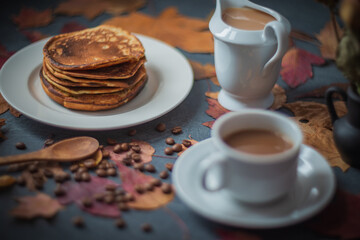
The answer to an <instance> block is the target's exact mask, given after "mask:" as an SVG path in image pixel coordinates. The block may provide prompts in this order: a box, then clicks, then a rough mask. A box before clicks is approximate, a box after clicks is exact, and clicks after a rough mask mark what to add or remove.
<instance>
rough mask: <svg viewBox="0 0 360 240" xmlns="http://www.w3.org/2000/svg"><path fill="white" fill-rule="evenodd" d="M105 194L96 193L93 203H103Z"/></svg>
mask: <svg viewBox="0 0 360 240" xmlns="http://www.w3.org/2000/svg"><path fill="white" fill-rule="evenodd" d="M104 197H105V194H104V193H96V194H95V195H94V199H95V201H98V202H103V201H104Z"/></svg>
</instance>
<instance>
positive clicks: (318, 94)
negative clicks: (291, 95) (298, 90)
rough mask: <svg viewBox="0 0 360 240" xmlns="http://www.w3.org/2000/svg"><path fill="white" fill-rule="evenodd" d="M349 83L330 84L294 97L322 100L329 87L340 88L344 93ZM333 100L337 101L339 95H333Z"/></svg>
mask: <svg viewBox="0 0 360 240" xmlns="http://www.w3.org/2000/svg"><path fill="white" fill-rule="evenodd" d="M349 85H350V84H349V83H332V84H329V85H326V86H323V87H320V88H316V89H315V90H312V91H310V92H307V93H304V94H301V95H299V96H296V98H307V97H313V98H323V97H325V92H326V90H327V89H328V88H329V87H339V88H342V89H343V90H344V91H346V89H347V88H348V87H349ZM332 97H333V98H335V99H336V98H337V99H339V97H340V95H339V94H333V96H332Z"/></svg>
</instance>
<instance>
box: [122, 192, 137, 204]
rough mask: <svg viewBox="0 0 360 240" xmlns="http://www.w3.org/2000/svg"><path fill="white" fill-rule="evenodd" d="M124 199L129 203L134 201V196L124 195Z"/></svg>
mask: <svg viewBox="0 0 360 240" xmlns="http://www.w3.org/2000/svg"><path fill="white" fill-rule="evenodd" d="M124 197H125V199H126V202H131V201H134V200H135V198H134V195H132V194H131V193H125V195H124Z"/></svg>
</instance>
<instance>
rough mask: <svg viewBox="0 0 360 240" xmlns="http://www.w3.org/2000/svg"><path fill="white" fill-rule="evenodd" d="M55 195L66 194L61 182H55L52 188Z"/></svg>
mask: <svg viewBox="0 0 360 240" xmlns="http://www.w3.org/2000/svg"><path fill="white" fill-rule="evenodd" d="M54 194H55V196H64V195H65V194H66V191H65V189H64V188H63V187H62V186H61V184H57V185H56V187H55V189H54Z"/></svg>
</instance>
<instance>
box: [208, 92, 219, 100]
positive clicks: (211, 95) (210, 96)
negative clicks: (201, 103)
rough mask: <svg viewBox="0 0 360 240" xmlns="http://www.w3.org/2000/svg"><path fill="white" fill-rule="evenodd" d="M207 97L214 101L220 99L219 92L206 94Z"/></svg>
mask: <svg viewBox="0 0 360 240" xmlns="http://www.w3.org/2000/svg"><path fill="white" fill-rule="evenodd" d="M205 96H207V97H208V98H212V99H218V97H219V92H205Z"/></svg>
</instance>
